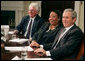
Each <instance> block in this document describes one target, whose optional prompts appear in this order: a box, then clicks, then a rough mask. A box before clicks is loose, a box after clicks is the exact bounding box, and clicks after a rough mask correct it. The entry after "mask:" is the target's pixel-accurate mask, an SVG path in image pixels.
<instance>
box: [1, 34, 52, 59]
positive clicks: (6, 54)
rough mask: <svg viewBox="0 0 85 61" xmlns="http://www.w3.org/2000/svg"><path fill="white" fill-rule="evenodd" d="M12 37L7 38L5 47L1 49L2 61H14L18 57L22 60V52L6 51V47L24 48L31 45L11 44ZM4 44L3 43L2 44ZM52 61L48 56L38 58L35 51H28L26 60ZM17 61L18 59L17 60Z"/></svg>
mask: <svg viewBox="0 0 85 61" xmlns="http://www.w3.org/2000/svg"><path fill="white" fill-rule="evenodd" d="M11 37H12V36H11V35H8V36H7V40H6V42H5V43H3V44H4V46H3V47H1V60H13V58H14V57H18V58H21V53H22V51H14V52H11V51H8V50H5V47H11V46H12V47H23V46H29V44H28V43H27V42H25V43H23V44H19V43H16V42H9V39H11ZM17 37H19V38H24V37H22V36H20V35H18V36H17ZM1 44H2V43H1ZM37 59H38V60H52V59H51V58H49V57H46V56H38V55H36V54H35V53H34V51H27V59H26V60H37ZM15 60H16V59H15ZM17 60H21V59H17Z"/></svg>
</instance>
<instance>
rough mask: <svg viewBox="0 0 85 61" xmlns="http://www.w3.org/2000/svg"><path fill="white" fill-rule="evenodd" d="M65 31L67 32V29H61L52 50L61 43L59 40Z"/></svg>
mask: <svg viewBox="0 0 85 61" xmlns="http://www.w3.org/2000/svg"><path fill="white" fill-rule="evenodd" d="M65 30H66V29H65V28H63V29H61V31H60V32H59V33H58V35H57V36H56V38H55V40H54V43H53V45H52V48H55V47H56V46H57V45H58V43H59V41H58V39H59V37H60V35H61V34H62V33H64V32H65Z"/></svg>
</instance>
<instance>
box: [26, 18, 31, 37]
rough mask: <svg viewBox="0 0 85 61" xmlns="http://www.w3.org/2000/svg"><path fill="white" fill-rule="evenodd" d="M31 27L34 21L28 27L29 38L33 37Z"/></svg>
mask: <svg viewBox="0 0 85 61" xmlns="http://www.w3.org/2000/svg"><path fill="white" fill-rule="evenodd" d="M31 26H32V19H31V21H30V24H29V27H28V33H27V37H28V38H30V37H31Z"/></svg>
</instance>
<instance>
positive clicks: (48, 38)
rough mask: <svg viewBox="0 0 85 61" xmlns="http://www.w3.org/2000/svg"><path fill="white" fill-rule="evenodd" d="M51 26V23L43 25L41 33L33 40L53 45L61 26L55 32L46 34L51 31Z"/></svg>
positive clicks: (37, 33)
mask: <svg viewBox="0 0 85 61" xmlns="http://www.w3.org/2000/svg"><path fill="white" fill-rule="evenodd" d="M49 26H50V23H49V22H46V23H45V24H43V25H42V27H41V28H40V29H39V31H38V32H36V33H35V34H34V36H33V38H32V39H33V40H36V41H37V42H38V43H39V44H48V43H53V41H54V39H55V36H56V34H57V32H58V31H59V30H60V28H61V26H59V25H58V26H57V27H56V28H55V29H54V30H50V31H49V32H46V31H47V30H48V29H49Z"/></svg>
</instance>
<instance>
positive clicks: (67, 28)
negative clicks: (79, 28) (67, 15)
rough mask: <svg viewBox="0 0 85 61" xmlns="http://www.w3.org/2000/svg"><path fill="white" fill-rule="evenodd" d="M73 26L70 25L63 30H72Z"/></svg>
mask: <svg viewBox="0 0 85 61" xmlns="http://www.w3.org/2000/svg"><path fill="white" fill-rule="evenodd" d="M73 26H74V24H73V25H71V26H70V27H66V28H65V29H66V30H69V29H70V28H72V27H73Z"/></svg>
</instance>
